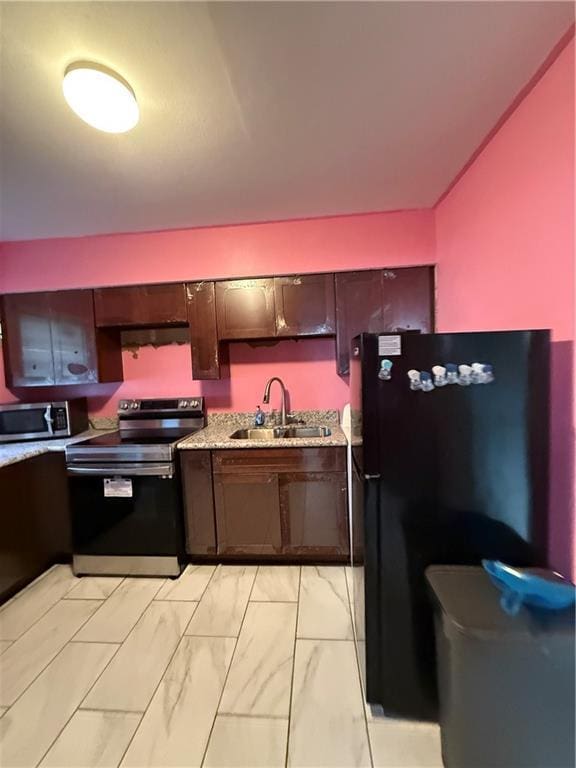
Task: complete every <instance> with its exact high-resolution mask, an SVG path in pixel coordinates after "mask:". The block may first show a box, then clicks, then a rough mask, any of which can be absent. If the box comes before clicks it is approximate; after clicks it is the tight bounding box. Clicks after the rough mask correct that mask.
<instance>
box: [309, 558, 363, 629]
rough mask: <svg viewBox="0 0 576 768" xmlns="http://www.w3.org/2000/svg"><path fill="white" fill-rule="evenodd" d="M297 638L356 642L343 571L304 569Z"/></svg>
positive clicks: (320, 567)
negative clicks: (353, 640)
mask: <svg viewBox="0 0 576 768" xmlns="http://www.w3.org/2000/svg"><path fill="white" fill-rule="evenodd" d="M298 637H299V638H321V639H323V638H326V639H331V640H352V639H353V634H352V620H351V616H350V607H349V604H348V592H347V590H346V577H345V575H344V568H342V567H334V566H315V565H310V566H302V576H301V578H300V606H299V610H298Z"/></svg>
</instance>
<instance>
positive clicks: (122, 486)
mask: <svg viewBox="0 0 576 768" xmlns="http://www.w3.org/2000/svg"><path fill="white" fill-rule="evenodd" d="M104 496H107V497H108V498H112V499H114V498H115V499H131V498H132V480H126V478H124V477H105V478H104Z"/></svg>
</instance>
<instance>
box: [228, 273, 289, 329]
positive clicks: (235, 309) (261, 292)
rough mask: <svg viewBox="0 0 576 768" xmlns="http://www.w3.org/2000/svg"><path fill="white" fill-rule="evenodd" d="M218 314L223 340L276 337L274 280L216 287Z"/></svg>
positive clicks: (242, 281) (229, 283)
mask: <svg viewBox="0 0 576 768" xmlns="http://www.w3.org/2000/svg"><path fill="white" fill-rule="evenodd" d="M216 313H217V317H218V336H219V337H220V339H262V338H270V337H273V336H275V335H276V318H275V313H274V280H273V278H258V279H255V280H224V281H222V282H218V283H216Z"/></svg>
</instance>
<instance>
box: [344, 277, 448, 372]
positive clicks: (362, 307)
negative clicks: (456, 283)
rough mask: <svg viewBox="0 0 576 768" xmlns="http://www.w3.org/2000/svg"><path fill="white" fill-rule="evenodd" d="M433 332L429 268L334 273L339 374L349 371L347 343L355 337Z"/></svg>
mask: <svg viewBox="0 0 576 768" xmlns="http://www.w3.org/2000/svg"><path fill="white" fill-rule="evenodd" d="M433 329H434V268H433V267H403V268H402V269H378V270H366V271H361V272H337V273H336V354H337V359H338V373H339V374H341V375H345V374H347V373H349V371H350V341H351V339H353V338H354V336H356V335H358V334H359V333H362V332H364V331H366V332H369V333H385V332H389V331H396V330H420V331H422V332H423V333H430V332H432V331H433Z"/></svg>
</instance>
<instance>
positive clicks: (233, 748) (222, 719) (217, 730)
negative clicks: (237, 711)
mask: <svg viewBox="0 0 576 768" xmlns="http://www.w3.org/2000/svg"><path fill="white" fill-rule="evenodd" d="M287 736H288V720H280V719H278V718H274V719H271V718H266V717H237V716H230V715H225V716H223V715H219V716H218V717H217V718H216V722H215V723H214V728H213V729H212V735H211V736H210V741H209V743H208V750H207V751H206V758H205V760H204V764H203V766H204V768H281V766H284V763H285V760H286V739H287Z"/></svg>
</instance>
